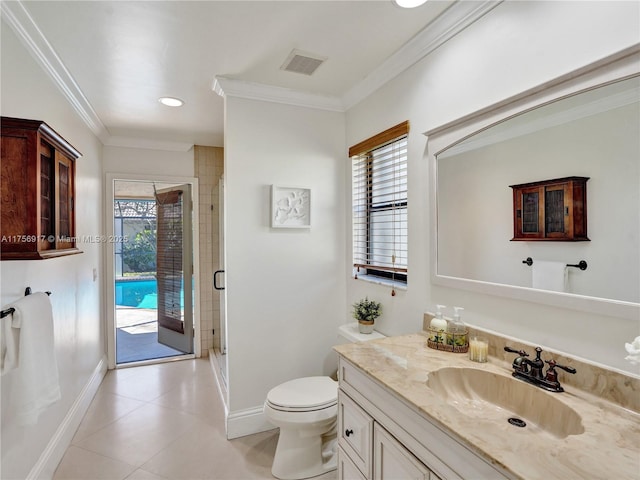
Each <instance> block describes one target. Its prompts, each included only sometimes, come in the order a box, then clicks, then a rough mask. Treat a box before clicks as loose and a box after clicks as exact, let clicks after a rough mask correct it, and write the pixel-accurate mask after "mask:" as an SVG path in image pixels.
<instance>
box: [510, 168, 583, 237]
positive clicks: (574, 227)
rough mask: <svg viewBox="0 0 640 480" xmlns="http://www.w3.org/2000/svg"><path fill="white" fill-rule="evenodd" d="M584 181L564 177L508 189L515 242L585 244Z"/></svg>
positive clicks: (579, 178)
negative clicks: (511, 204) (511, 196)
mask: <svg viewBox="0 0 640 480" xmlns="http://www.w3.org/2000/svg"><path fill="white" fill-rule="evenodd" d="M587 180H589V177H565V178H556V179H553V180H544V181H541V182H532V183H523V184H520V185H510V187H511V188H512V189H513V238H512V240H516V241H566V242H581V241H589V238H588V237H587Z"/></svg>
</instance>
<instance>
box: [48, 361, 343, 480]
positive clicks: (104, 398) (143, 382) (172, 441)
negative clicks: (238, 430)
mask: <svg viewBox="0 0 640 480" xmlns="http://www.w3.org/2000/svg"><path fill="white" fill-rule="evenodd" d="M224 425H225V419H224V406H223V403H222V400H221V398H220V394H219V392H218V389H217V386H216V384H215V379H214V377H213V373H212V371H211V366H210V363H209V360H208V359H198V360H184V361H180V362H170V363H163V364H157V365H148V366H144V367H132V368H126V369H119V370H115V371H110V372H109V373H108V374H107V376H106V377H105V379H104V380H103V383H102V385H101V386H100V389H99V390H98V393H97V394H96V397H95V398H94V400H93V402H92V404H91V406H90V408H89V410H88V412H87V414H86V416H85V418H84V419H83V421H82V423H81V425H80V427H79V429H78V431H77V432H76V436H75V437H74V439H73V442H72V446H71V447H69V449H68V450H67V452H66V453H65V456H64V458H63V459H62V461H61V462H60V465H59V466H58V469H57V470H56V473H55V476H54V480H67V479H78V480H93V479H96V480H100V479H110V480H123V479H126V480H195V479H207V480H222V479H224V480H254V479H270V480H273V478H274V477H273V476H272V475H271V464H272V462H273V455H274V453H275V449H276V444H277V441H278V431H277V430H271V431H268V432H263V433H258V434H256V435H249V436H246V437H242V438H237V439H234V440H230V441H229V440H227V439H226V436H225V429H224ZM335 478H336V472H335V471H334V472H330V473H328V474H325V475H322V476H320V477H316V479H314V480H334V479H335Z"/></svg>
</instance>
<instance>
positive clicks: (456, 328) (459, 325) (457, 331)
mask: <svg viewBox="0 0 640 480" xmlns="http://www.w3.org/2000/svg"><path fill="white" fill-rule="evenodd" d="M463 310H464V308H462V307H453V320H452V321H451V322H449V325H448V328H447V334H448V335H447V340H448V344H449V345H453V346H454V347H464V346H465V345H467V344H468V342H467V327H466V326H465V324H464V322H463V321H462V319H461V318H460V312H462V311H463Z"/></svg>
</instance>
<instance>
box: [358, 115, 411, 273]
mask: <svg viewBox="0 0 640 480" xmlns="http://www.w3.org/2000/svg"><path fill="white" fill-rule="evenodd" d="M408 133H409V122H403V123H401V124H399V125H396V126H395V127H392V128H390V129H388V130H385V131H384V132H382V133H380V134H378V135H376V136H374V137H372V138H370V139H368V140H365V141H363V142H361V143H359V144H357V145H354V146H353V147H351V148H350V149H349V156H350V157H351V158H352V161H353V167H352V168H353V170H352V182H353V186H352V195H353V200H352V202H353V213H352V227H353V267H354V277H355V278H358V276H361V275H366V276H367V277H370V276H373V277H378V278H387V279H390V280H392V281H394V282H401V283H406V282H407V135H408Z"/></svg>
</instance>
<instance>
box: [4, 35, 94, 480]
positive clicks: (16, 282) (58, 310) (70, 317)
mask: <svg viewBox="0 0 640 480" xmlns="http://www.w3.org/2000/svg"><path fill="white" fill-rule="evenodd" d="M1 74H2V77H1V80H2V91H1V99H2V103H1V111H2V115H4V116H13V117H22V118H29V119H38V120H44V121H45V122H47V123H48V124H49V125H50V126H51V127H52V128H54V129H55V130H56V131H57V132H58V133H60V134H61V135H62V136H63V137H64V138H65V139H66V140H68V141H69V142H70V143H71V144H72V145H73V146H74V147H76V148H77V149H78V150H80V152H82V154H83V155H82V157H80V158H79V159H78V160H77V161H76V222H77V228H76V230H77V231H76V233H77V235H79V236H82V235H87V236H88V235H92V236H95V235H100V234H101V233H102V209H101V207H100V206H101V204H102V165H101V163H102V162H101V155H102V146H101V144H100V142H99V141H98V140H97V138H96V137H95V136H94V135H93V134H92V133H91V131H90V130H89V129H88V128H87V127H86V126H85V124H84V123H83V122H82V121H81V120H80V118H79V117H78V116H77V114H76V113H75V111H73V110H72V109H71V107H70V106H69V104H68V103H67V101H66V100H65V99H64V97H63V96H62V94H61V93H60V92H59V90H57V88H56V87H55V86H54V85H53V83H52V81H51V80H50V79H49V77H47V76H46V75H45V74H44V72H43V71H42V70H41V68H40V67H39V66H37V65H36V64H35V62H34V61H33V59H32V57H31V56H30V55H29V53H27V51H26V50H25V49H24V48H23V46H22V44H21V43H20V42H19V41H18V39H17V38H16V37H15V36H14V34H13V32H12V31H11V29H10V28H9V27H7V26H6V25H5V24H4V23H3V24H2V73H1ZM78 246H79V248H80V249H81V250H82V251H83V252H84V253H82V254H79V255H72V256H68V257H60V258H53V259H48V260H31V261H3V262H1V263H0V279H1V291H0V303H1V304H2V305H5V304H6V303H8V302H11V301H14V300H16V299H18V298H20V297H21V296H22V295H24V289H25V287H27V286H30V287H31V288H32V289H33V290H34V291H43V290H49V291H51V292H53V293H52V295H51V302H52V304H53V314H54V332H55V353H56V356H57V361H58V370H59V374H60V388H61V391H62V399H61V400H60V401H58V402H57V403H55V404H54V405H52V406H51V407H49V408H48V409H47V410H46V411H45V412H43V414H42V415H41V416H40V418H39V419H38V423H37V424H36V425H34V426H30V427H20V426H18V425H16V424H15V422H14V416H13V412H14V411H15V410H14V408H13V406H12V405H11V403H10V402H9V398H10V393H11V390H12V386H13V385H14V382H15V380H16V375H19V370H15V371H13V372H11V373H9V374H8V375H5V376H3V377H2V378H1V380H0V381H1V386H2V460H1V465H2V466H1V471H0V477H1V478H3V479H19V478H25V477H26V476H27V475H28V474H29V472H30V471H31V470H32V468H33V467H34V465H36V463H37V462H38V460H39V459H40V457H41V455H42V454H43V451H44V450H45V447H47V444H48V443H49V442H50V441H51V440H52V437H53V436H54V434H55V433H56V430H57V429H58V428H59V427H60V426H61V424H62V423H63V421H64V419H65V416H66V415H67V414H68V413H69V411H70V409H71V407H72V406H73V404H74V402H75V401H76V399H77V398H78V396H79V394H80V393H81V391H82V389H83V388H84V387H85V385H87V383H88V381H89V380H90V378H91V376H92V373H93V372H94V370H95V369H96V368H97V367H98V366H99V364H100V363H101V360H102V359H103V356H104V334H103V327H102V321H101V317H102V302H101V275H102V254H101V250H102V246H101V245H99V244H90V243H81V244H79V245H78ZM94 269H96V271H97V275H98V278H97V280H95V281H94V279H93V270H94ZM3 321H6V320H3ZM104 368H106V363H105V366H104ZM53 466H54V467H55V464H54V465H53ZM48 473H49V474H51V473H52V472H48ZM43 476H46V475H43Z"/></svg>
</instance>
